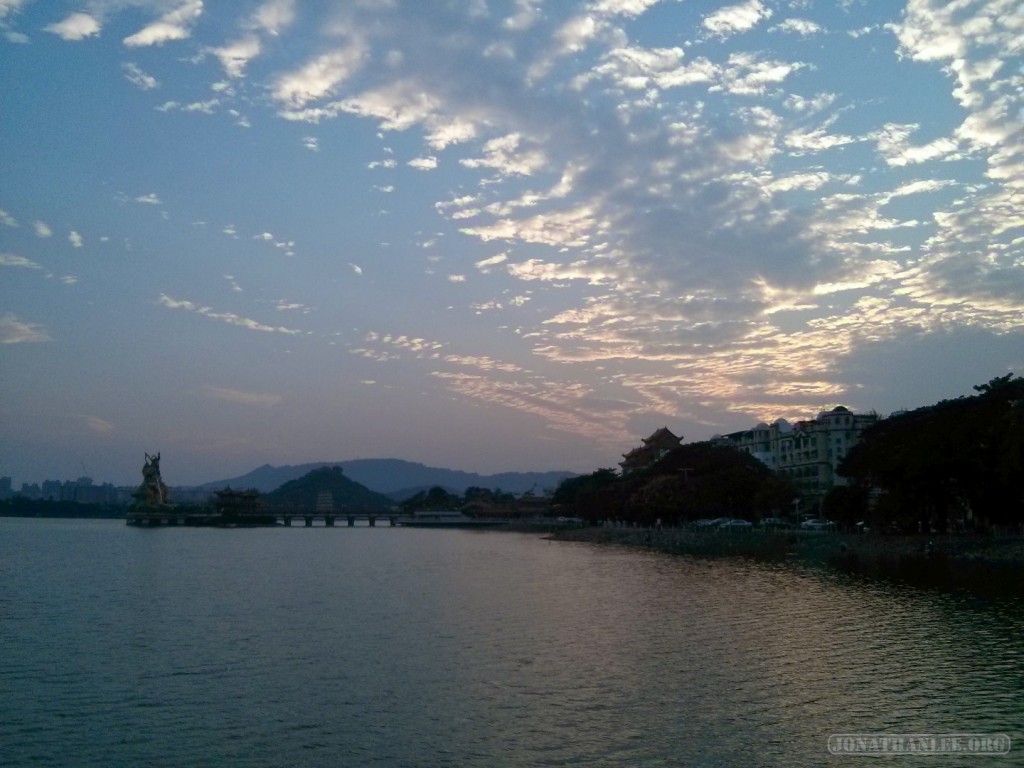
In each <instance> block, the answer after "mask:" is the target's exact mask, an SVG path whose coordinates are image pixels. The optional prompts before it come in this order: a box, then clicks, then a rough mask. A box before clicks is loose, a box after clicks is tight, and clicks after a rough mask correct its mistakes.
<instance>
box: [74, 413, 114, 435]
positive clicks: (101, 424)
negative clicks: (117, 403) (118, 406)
mask: <svg viewBox="0 0 1024 768" xmlns="http://www.w3.org/2000/svg"><path fill="white" fill-rule="evenodd" d="M79 418H81V419H82V421H84V422H85V426H87V427H88V428H89V429H91V430H92V431H93V432H99V433H100V434H105V433H107V432H113V431H114V425H113V424H112V423H111V422H109V421H107V420H106V419H101V418H100V417H98V416H80V417H79Z"/></svg>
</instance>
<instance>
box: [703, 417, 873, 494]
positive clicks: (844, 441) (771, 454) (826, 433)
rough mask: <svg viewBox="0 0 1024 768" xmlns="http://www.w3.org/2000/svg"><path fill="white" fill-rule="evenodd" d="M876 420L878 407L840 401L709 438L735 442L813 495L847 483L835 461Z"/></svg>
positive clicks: (803, 491) (801, 491) (842, 456)
mask: <svg viewBox="0 0 1024 768" xmlns="http://www.w3.org/2000/svg"><path fill="white" fill-rule="evenodd" d="M877 421H878V414H876V413H861V414H856V413H853V412H852V411H850V409H849V408H846V407H845V406H842V405H839V406H836V407H835V408H833V409H832V410H830V411H822V412H821V413H819V414H818V416H817V418H815V419H809V420H807V421H798V422H796V423H795V424H790V423H789V422H787V421H786V420H785V419H779V420H777V421H775V422H773V423H772V424H771V425H770V426H769V425H768V424H764V423H762V424H758V425H757V426H756V427H754V428H753V429H747V430H743V431H741V432H733V433H731V434H728V435H719V436H716V437H715V438H713V440H714V441H716V442H721V443H726V444H729V445H733V446H735V447H736V448H738V449H739V450H742V451H744V452H746V453H749V454H750V455H751V456H753V457H754V458H756V459H758V460H759V461H761V463H763V464H764V465H765V466H767V467H769V468H771V469H773V470H775V471H776V472H778V473H780V474H783V475H785V476H787V477H789V478H790V479H791V480H792V481H793V483H794V484H795V485H796V487H797V488H798V489H799V490H800V493H801V495H802V496H804V497H807V498H808V500H809V501H814V500H816V499H817V500H820V498H821V497H822V496H824V495H825V494H826V493H827V492H828V491H829V489H831V488H834V487H835V486H837V485H845V484H846V478H844V477H843V476H842V475H841V474H839V471H838V468H839V463H840V462H841V461H842V460H843V458H844V457H845V456H846V454H847V453H849V451H850V449H851V448H852V447H853V446H854V445H855V444H856V443H857V441H858V440H859V439H860V435H861V432H863V431H864V430H865V429H867V428H868V427H869V426H871V425H872V424H874V423H875V422H877Z"/></svg>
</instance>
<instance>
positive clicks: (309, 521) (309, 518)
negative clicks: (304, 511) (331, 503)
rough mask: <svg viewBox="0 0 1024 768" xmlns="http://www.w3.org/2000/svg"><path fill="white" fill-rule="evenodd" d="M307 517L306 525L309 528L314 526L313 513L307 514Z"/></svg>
mask: <svg viewBox="0 0 1024 768" xmlns="http://www.w3.org/2000/svg"><path fill="white" fill-rule="evenodd" d="M305 517H306V527H307V528H312V527H313V516H312V515H306V516H305Z"/></svg>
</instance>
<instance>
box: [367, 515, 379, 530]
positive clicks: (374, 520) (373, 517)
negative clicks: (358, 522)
mask: <svg viewBox="0 0 1024 768" xmlns="http://www.w3.org/2000/svg"><path fill="white" fill-rule="evenodd" d="M367 519H369V521H370V527H371V528H373V527H374V526H375V525H377V517H376V515H367Z"/></svg>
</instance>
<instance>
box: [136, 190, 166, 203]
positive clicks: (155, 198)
mask: <svg viewBox="0 0 1024 768" xmlns="http://www.w3.org/2000/svg"><path fill="white" fill-rule="evenodd" d="M135 202H136V203H143V204H144V205H160V204H161V200H160V196H159V195H157V193H156V192H150V193H149V194H148V195H139V196H138V197H136V198H135Z"/></svg>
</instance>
